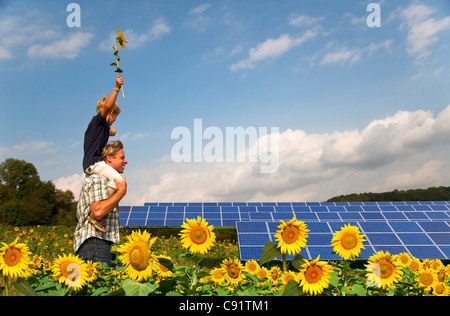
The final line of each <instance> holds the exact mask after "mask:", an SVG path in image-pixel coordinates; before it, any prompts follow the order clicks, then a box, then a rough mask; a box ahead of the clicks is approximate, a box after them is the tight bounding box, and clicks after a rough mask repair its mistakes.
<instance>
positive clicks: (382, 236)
mask: <svg viewBox="0 0 450 316" xmlns="http://www.w3.org/2000/svg"><path fill="white" fill-rule="evenodd" d="M365 235H366V239H367V240H368V241H370V243H371V244H372V245H401V242H400V240H399V239H398V238H397V236H395V234H389V233H379V234H378V233H368V234H365Z"/></svg>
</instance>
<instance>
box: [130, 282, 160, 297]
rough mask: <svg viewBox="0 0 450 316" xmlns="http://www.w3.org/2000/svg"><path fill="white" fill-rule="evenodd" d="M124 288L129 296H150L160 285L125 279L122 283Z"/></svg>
mask: <svg viewBox="0 0 450 316" xmlns="http://www.w3.org/2000/svg"><path fill="white" fill-rule="evenodd" d="M122 287H123V289H124V291H125V294H126V295H127V296H148V295H149V294H150V293H152V292H153V291H155V290H156V289H157V288H158V285H156V284H150V283H140V282H137V281H134V280H131V279H125V280H124V281H123V282H122Z"/></svg>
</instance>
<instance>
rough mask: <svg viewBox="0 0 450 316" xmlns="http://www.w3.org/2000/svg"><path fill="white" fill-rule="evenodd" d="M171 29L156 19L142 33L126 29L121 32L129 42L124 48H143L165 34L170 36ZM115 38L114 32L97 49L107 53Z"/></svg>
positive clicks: (161, 20) (162, 21)
mask: <svg viewBox="0 0 450 316" xmlns="http://www.w3.org/2000/svg"><path fill="white" fill-rule="evenodd" d="M170 32H171V27H170V26H169V25H168V24H167V23H166V22H165V21H164V19H156V20H155V21H153V24H152V25H151V26H150V27H149V28H148V29H147V30H145V31H143V32H137V31H135V30H133V29H126V30H124V31H122V33H123V35H124V36H125V39H126V40H127V41H128V42H129V43H128V44H126V47H127V48H129V49H136V48H139V47H141V46H144V45H145V44H147V43H148V42H151V41H155V40H158V39H160V38H162V37H164V36H165V35H167V34H170ZM116 37H117V33H116V32H111V33H110V34H109V37H108V39H106V40H104V41H103V42H102V43H101V44H100V46H99V48H100V49H101V50H105V51H109V50H111V46H112V44H113V43H115V39H116Z"/></svg>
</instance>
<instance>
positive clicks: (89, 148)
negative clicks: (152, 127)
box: [83, 74, 123, 233]
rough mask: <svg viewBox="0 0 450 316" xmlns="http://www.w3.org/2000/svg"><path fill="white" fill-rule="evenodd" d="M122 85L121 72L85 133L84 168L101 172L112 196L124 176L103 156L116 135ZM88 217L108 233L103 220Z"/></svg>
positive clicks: (96, 226) (91, 171) (99, 228)
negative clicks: (118, 101)
mask: <svg viewBox="0 0 450 316" xmlns="http://www.w3.org/2000/svg"><path fill="white" fill-rule="evenodd" d="M122 85H123V79H122V76H121V75H120V74H119V75H118V76H117V78H116V87H115V88H114V90H113V92H112V93H111V94H110V95H108V96H106V97H104V98H102V99H100V100H99V101H98V102H97V115H95V116H94V117H93V118H92V120H91V122H90V123H89V125H88V127H87V129H86V132H85V133H84V158H83V170H84V172H85V173H86V175H88V176H90V175H92V174H99V175H102V176H104V177H106V178H107V180H108V194H109V196H112V195H113V194H114V193H115V192H116V190H117V187H116V184H115V182H114V178H115V179H117V180H118V181H122V176H121V175H120V174H119V173H118V172H117V171H116V170H114V169H113V168H112V167H110V166H108V165H107V164H106V163H105V161H104V160H103V157H102V150H103V147H105V146H106V144H107V143H108V139H109V136H114V135H116V126H114V127H113V128H110V127H111V125H112V124H113V123H114V122H115V121H116V118H117V116H118V115H119V113H120V111H121V110H120V107H119V105H118V104H117V102H116V99H117V94H118V93H119V91H120V88H121V87H122ZM86 219H87V220H88V221H89V222H90V223H91V224H93V225H94V227H95V228H96V229H98V230H100V231H101V232H103V233H106V229H105V227H104V226H103V221H95V219H94V218H93V217H92V216H91V214H89V215H88V216H87V218H86Z"/></svg>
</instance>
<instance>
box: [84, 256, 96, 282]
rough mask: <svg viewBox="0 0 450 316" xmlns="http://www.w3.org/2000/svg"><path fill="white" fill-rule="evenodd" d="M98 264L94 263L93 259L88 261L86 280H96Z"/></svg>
mask: <svg viewBox="0 0 450 316" xmlns="http://www.w3.org/2000/svg"><path fill="white" fill-rule="evenodd" d="M96 266H97V265H94V264H93V263H92V261H87V262H86V270H87V277H86V282H94V280H95V278H96V277H97V275H98V270H97V268H96Z"/></svg>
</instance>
